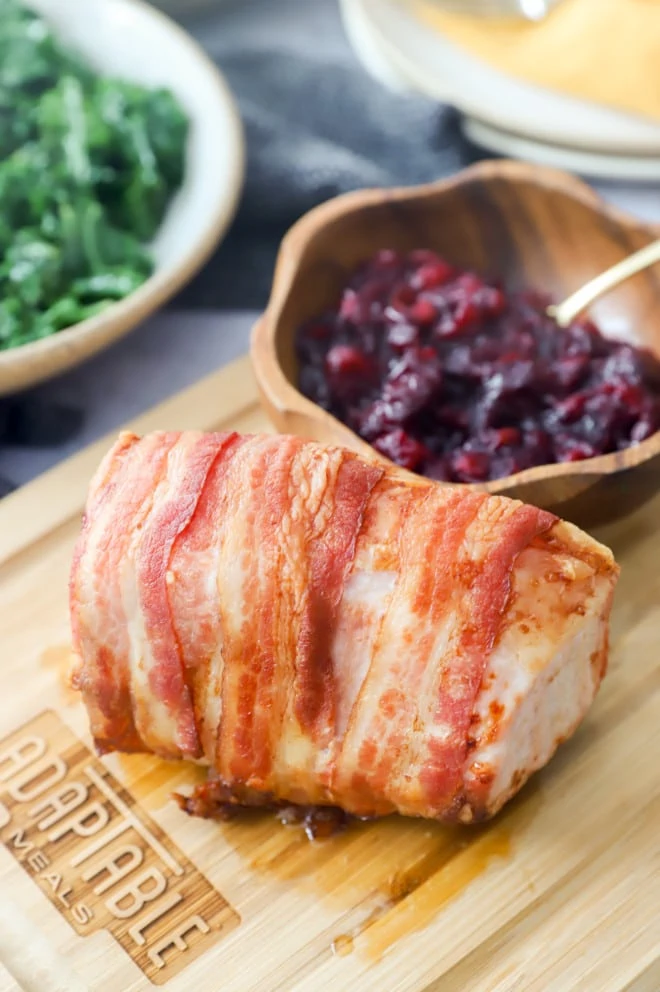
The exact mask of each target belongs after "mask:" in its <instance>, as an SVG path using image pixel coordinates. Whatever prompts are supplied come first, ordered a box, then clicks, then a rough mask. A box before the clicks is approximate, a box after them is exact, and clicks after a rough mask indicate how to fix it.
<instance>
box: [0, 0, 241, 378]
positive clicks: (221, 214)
mask: <svg viewBox="0 0 660 992" xmlns="http://www.w3.org/2000/svg"><path fill="white" fill-rule="evenodd" d="M110 2H111V3H112V2H113V0H110ZM120 2H121V4H122V5H124V6H127V7H134V8H136V9H138V10H139V11H140V12H141V14H142V15H146V16H147V17H148V18H150V19H152V20H156V21H159V22H160V23H161V24H162V25H163V26H164V27H166V28H167V30H168V31H169V32H170V33H171V34H172V35H174V36H175V37H176V39H177V42H178V43H179V44H180V45H181V46H182V47H185V48H187V49H188V51H189V53H190V54H191V55H192V56H193V57H194V58H195V60H196V61H197V62H198V63H199V64H200V65H203V67H204V69H205V73H206V76H207V80H208V86H209V88H210V89H209V93H210V92H212V93H213V96H214V99H215V101H216V102H217V103H221V104H223V105H224V108H225V113H226V116H227V121H228V125H229V127H228V135H227V141H228V143H229V144H231V145H232V146H233V148H234V153H233V155H232V156H231V163H230V166H229V169H228V174H227V183H226V189H225V193H224V195H223V196H222V197H219V198H218V200H217V203H216V206H215V208H214V209H212V210H211V211H210V212H209V213H208V214H207V216H206V220H205V223H204V231H203V234H202V235H201V236H200V237H199V238H198V239H197V240H196V241H195V242H194V243H193V244H192V245H191V246H190V248H189V249H188V250H187V251H186V253H185V255H184V256H183V257H182V259H181V260H180V261H179V262H178V263H176V264H173V265H168V266H166V267H162V268H159V267H156V268H155V269H154V271H153V273H152V274H151V275H150V276H149V277H148V279H146V280H145V281H144V283H142V285H141V286H139V287H138V288H137V289H135V290H133V292H132V293H129V295H128V296H126V297H124V299H122V300H118V301H117V302H116V303H113V304H112V305H111V306H109V307H108V309H107V310H104V311H103V313H101V314H98V315H96V316H94V317H88V318H87V319H86V320H82V321H80V322H79V323H77V324H72V325H71V326H70V327H66V328H63V329H62V330H60V331H57V332H56V333H54V334H51V335H49V336H48V337H45V338H41V339H39V340H37V341H29V342H27V343H25V344H21V345H17V346H16V347H13V348H8V349H6V350H4V351H0V396H2V395H8V394H11V393H13V392H17V391H18V390H20V389H24V388H26V387H28V386H31V385H36V384H38V383H40V382H44V381H46V380H47V379H49V378H51V377H52V376H55V375H58V374H59V373H61V372H63V371H65V370H67V369H69V368H73V367H74V366H75V365H77V364H79V363H81V362H83V361H85V360H86V359H87V358H91V357H92V356H93V355H95V354H97V353H98V352H99V351H101V350H103V348H104V347H106V346H108V345H110V344H113V343H114V342H115V341H118V340H120V339H121V338H122V337H124V336H125V335H127V334H128V333H129V332H130V331H131V330H133V329H135V327H136V326H137V325H138V324H140V323H141V322H142V321H143V320H144V319H145V318H147V317H148V316H150V315H151V314H153V313H154V311H156V310H157V309H158V308H159V307H161V306H162V305H163V304H164V303H166V302H167V301H168V300H169V299H171V298H172V297H173V296H174V295H175V294H176V293H177V292H178V291H179V290H180V289H182V288H183V286H185V285H186V283H188V282H189V281H190V279H191V278H192V277H193V276H194V275H195V274H196V273H197V272H198V271H199V270H200V269H201V268H202V266H203V265H204V263H205V262H206V261H208V259H209V258H210V257H211V255H212V253H213V251H214V249H215V248H216V246H217V245H218V242H219V240H220V238H221V237H222V235H223V233H224V232H225V231H226V230H227V228H228V227H229V224H230V223H231V221H232V219H233V217H234V215H235V213H236V210H237V208H238V203H239V198H240V195H241V191H242V188H243V182H244V177H245V166H246V141H245V134H244V129H243V124H242V121H241V117H240V113H239V110H238V106H237V103H236V100H235V98H234V96H233V94H232V91H231V89H230V87H229V84H228V83H227V81H226V79H225V77H224V75H223V74H222V72H221V71H220V69H219V68H218V66H217V65H216V64H215V62H213V60H212V59H211V58H210V56H209V55H207V53H206V52H205V51H204V49H203V48H202V46H201V45H200V44H199V43H198V42H197V41H196V40H195V39H194V38H193V37H192V36H191V35H190V34H189V33H188V32H187V31H186V30H185V29H184V28H183V27H182V26H181V25H179V24H177V22H176V21H175V20H173V19H172V18H171V17H169V16H168V15H167V14H165V13H164V12H163V11H162V10H159V9H158V8H156V7H154V6H152V5H151V4H150V3H148V2H146V0H120ZM79 349H80V350H79ZM69 351H70V352H71V354H70V355H68V356H67V353H68V352H69ZM49 358H51V359H53V360H54V364H53V367H52V368H51V369H48V368H44V367H43V366H44V365H45V363H46V362H47V360H48V359H49ZM31 362H35V363H37V362H38V368H37V369H35V370H33V372H32V373H31V372H30V370H29V365H30V363H31ZM21 373H22V374H21ZM12 375H14V376H15V383H14V382H8V381H5V380H9V378H10V377H11V376H12Z"/></svg>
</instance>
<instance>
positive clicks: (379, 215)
mask: <svg viewBox="0 0 660 992" xmlns="http://www.w3.org/2000/svg"><path fill="white" fill-rule="evenodd" d="M654 237H657V233H655V232H654V231H653V230H652V229H651V228H650V227H647V226H645V225H643V224H641V223H639V222H638V221H635V220H634V219H632V218H630V217H628V216H626V215H624V214H622V213H620V212H618V211H617V210H614V209H612V208H610V207H607V206H606V205H605V204H604V203H603V202H602V201H601V200H600V199H599V198H598V196H597V195H596V194H595V193H594V192H593V191H592V190H591V189H590V188H589V187H588V186H586V185H585V184H584V183H582V182H580V181H579V180H577V179H574V178H572V177H571V176H569V175H566V174H564V173H562V172H557V171H555V170H553V169H546V168H540V167H536V166H531V165H527V164H522V163H517V162H508V161H494V162H485V163H480V164H478V165H474V166H471V167H470V168H468V169H465V170H464V171H462V172H460V173H459V174H458V175H456V176H455V177H453V178H451V179H448V180H445V181H442V182H439V183H435V184H433V185H429V186H419V187H415V188H409V189H394V190H364V191H359V192H356V193H349V194H347V195H345V196H341V197H338V198H337V199H335V200H332V201H330V202H328V203H326V204H324V205H323V206H321V207H317V208H316V209H315V210H313V211H311V212H310V213H309V214H307V215H306V216H305V217H303V218H302V219H301V220H300V221H299V222H298V223H297V224H296V225H295V226H294V227H293V228H292V229H291V231H289V233H288V234H287V235H286V237H285V239H284V241H283V242H282V246H281V249H280V253H279V258H278V262H277V267H276V271H275V278H274V284H273V290H272V295H271V298H270V301H269V304H268V308H267V310H266V312H265V313H264V315H263V317H262V318H261V320H260V321H259V322H258V323H257V325H256V326H255V328H254V330H253V334H252V346H251V354H252V361H253V366H254V370H255V374H256V378H257V383H258V385H259V390H260V393H261V397H262V401H263V403H264V406H265V408H266V411H267V413H268V415H269V417H270V418H271V420H272V421H273V422H274V424H275V426H276V427H277V428H278V430H280V431H283V432H286V433H291V434H300V435H302V436H305V437H310V438H314V439H316V440H319V441H324V442H328V443H334V444H340V445H344V446H347V447H350V448H353V449H354V450H356V451H358V452H360V453H362V454H367V455H369V456H371V457H375V458H377V459H381V460H386V459H384V458H383V456H381V455H379V454H378V453H377V452H375V451H374V449H373V448H372V447H371V446H370V445H368V444H367V443H366V442H365V441H363V440H361V439H360V438H359V437H357V435H356V434H354V433H353V431H351V430H350V429H349V428H348V427H346V426H345V424H342V423H341V422H340V421H339V420H337V419H336V418H335V417H333V416H331V415H330V414H328V413H326V412H325V411H324V410H322V409H321V408H320V407H318V406H317V405H316V404H315V403H313V402H311V401H310V400H308V399H307V398H306V397H304V396H303V395H302V394H301V393H300V392H299V391H298V390H297V388H296V386H295V383H296V375H297V369H296V358H295V354H294V335H295V332H296V330H297V328H298V327H299V326H300V324H302V323H303V321H305V320H306V319H308V318H310V317H313V316H314V315H316V314H318V313H320V312H321V311H322V310H323V309H324V308H326V307H328V306H329V305H332V304H333V303H334V302H336V300H337V299H338V294H339V292H340V289H341V288H342V287H343V285H344V284H345V282H346V280H347V278H348V276H349V274H350V272H351V271H352V270H353V269H354V268H355V266H356V265H358V264H359V263H360V262H361V261H363V260H365V259H366V258H368V257H369V256H370V255H372V254H373V253H374V252H375V251H376V250H377V249H379V248H385V247H390V248H397V249H402V250H407V249H413V248H431V249H435V250H436V251H438V252H439V253H440V254H442V255H444V256H446V257H447V258H448V259H449V260H450V261H452V262H454V263H455V264H457V265H459V266H465V267H472V268H474V269H476V270H478V271H480V272H483V273H484V274H486V275H494V276H499V277H501V278H502V279H504V281H505V283H506V285H507V286H509V287H510V288H513V289H515V288H521V287H524V286H527V287H535V288H539V289H543V290H547V291H549V292H550V293H551V294H552V295H553V296H554V297H555V298H556V299H557V300H561V299H563V298H564V297H566V296H568V295H569V293H571V292H573V291H574V290H575V289H577V288H578V287H579V286H581V285H582V284H583V283H585V282H586V281H587V280H588V279H590V278H591V277H592V276H594V275H596V274H597V273H598V272H600V271H602V270H603V269H606V268H607V267H608V266H610V265H613V264H614V263H615V262H617V261H619V260H620V259H622V258H623V257H625V256H626V255H628V254H630V253H631V252H633V251H635V250H637V249H638V248H641V247H642V246H643V245H645V244H648V242H649V241H651V240H652V239H653V238H654ZM591 314H592V316H593V317H594V319H595V320H596V321H597V322H598V324H599V326H600V327H601V329H602V331H603V333H604V334H605V335H607V336H610V337H618V338H621V339H624V340H628V341H630V342H631V343H635V344H640V345H645V346H647V347H649V348H651V349H652V350H653V351H655V352H656V353H657V354H659V355H660V267H657V266H656V267H655V269H648V270H647V271H646V272H644V273H641V274H640V275H638V276H636V277H634V278H633V279H630V280H629V281H628V282H627V283H625V284H623V285H621V286H620V287H619V288H618V289H616V290H614V291H612V292H611V293H610V294H609V295H608V296H606V297H604V298H602V299H601V300H600V301H598V303H596V304H595V305H594V306H593V308H592V311H591ZM659 485H660V432H658V433H656V434H654V435H653V437H651V438H649V439H648V440H646V441H644V442H642V443H641V444H639V445H636V446H634V447H631V448H628V449H627V450H625V451H621V452H617V453H615V454H610V455H601V456H599V457H597V458H591V459H588V460H585V461H582V462H570V463H562V464H554V465H542V466H539V467H537V468H532V469H527V470H526V471H524V472H519V473H517V474H516V475H511V476H507V477H506V478H503V479H498V480H496V481H494V482H488V483H484V484H480V485H473V486H469V487H467V486H466V488H477V489H484V490H487V491H488V492H491V493H500V494H503V495H507V496H512V497H515V498H518V499H522V500H525V501H526V502H529V503H534V504H536V505H537V506H541V507H544V508H547V509H552V510H555V511H556V512H557V513H559V514H560V515H561V516H563V517H565V518H567V519H570V520H574V521H575V522H577V523H580V524H581V525H583V526H594V525H596V524H599V523H601V522H604V521H605V520H609V519H613V518H614V517H617V516H621V515H623V514H625V513H628V512H629V511H631V510H632V509H634V508H635V507H636V506H639V505H640V504H641V503H643V502H644V501H645V500H646V499H648V498H649V497H650V496H651V495H652V494H653V493H654V492H655V491H656V490H657V489H658V487H659Z"/></svg>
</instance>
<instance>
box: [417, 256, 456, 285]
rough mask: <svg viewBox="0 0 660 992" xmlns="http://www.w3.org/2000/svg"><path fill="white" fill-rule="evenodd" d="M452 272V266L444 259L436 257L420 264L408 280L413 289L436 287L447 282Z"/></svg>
mask: <svg viewBox="0 0 660 992" xmlns="http://www.w3.org/2000/svg"><path fill="white" fill-rule="evenodd" d="M453 274H454V269H453V267H452V266H451V265H449V263H448V262H445V260H444V259H442V258H438V259H436V260H435V261H432V262H427V263H426V264H425V265H420V267H419V268H418V269H417V271H416V272H415V274H414V275H413V277H412V279H411V280H410V281H411V285H412V286H414V287H415V289H436V288H437V287H438V286H444V284H445V283H446V282H449V280H450V279H451V277H452V275H453Z"/></svg>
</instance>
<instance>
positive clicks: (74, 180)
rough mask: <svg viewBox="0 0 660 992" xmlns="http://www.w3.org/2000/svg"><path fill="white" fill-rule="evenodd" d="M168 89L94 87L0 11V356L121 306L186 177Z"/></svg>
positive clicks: (50, 44) (51, 41)
mask: <svg viewBox="0 0 660 992" xmlns="http://www.w3.org/2000/svg"><path fill="white" fill-rule="evenodd" d="M187 134H188V120H187V118H186V116H185V114H184V112H183V111H182V109H181V107H180V106H179V105H178V103H177V101H176V99H175V97H174V96H173V95H172V94H171V93H170V92H169V91H168V90H165V89H156V90H148V89H145V88H144V87H141V86H139V85H136V84H135V83H130V82H125V81H123V80H118V79H112V78H108V77H103V76H99V75H98V74H96V73H95V72H94V71H93V70H92V69H91V68H90V67H88V66H87V65H86V64H85V62H84V60H83V59H82V58H80V57H79V56H78V55H77V54H76V53H74V52H70V51H68V50H67V48H66V47H65V46H64V45H62V44H61V43H60V41H59V40H58V39H57V37H56V36H55V34H54V32H53V30H52V28H51V27H50V26H49V24H48V23H47V22H46V21H45V20H44V19H43V18H42V17H41V16H40V15H38V14H36V13H35V12H33V11H32V10H30V9H29V8H27V7H25V6H23V4H21V3H18V2H17V0H0V350H2V349H6V348H13V347H16V346H17V345H20V344H24V343H26V342H27V341H33V340H36V339H38V338H42V337H47V336H48V335H49V334H53V333H55V332H56V331H59V330H62V329H63V328H65V327H69V326H71V325H72V324H75V323H77V322H79V321H81V320H84V319H86V318H87V317H89V316H92V315H94V314H96V313H100V312H102V311H103V310H104V309H106V308H107V307H108V306H110V305H111V304H112V303H114V302H116V301H117V300H120V299H123V298H124V297H125V296H127V295H128V294H129V293H132V292H133V291H134V290H135V289H137V288H138V287H139V286H140V285H141V284H142V283H143V282H144V281H145V279H147V278H148V276H149V275H150V274H151V272H152V271H153V261H152V258H151V255H150V252H149V249H148V247H147V244H148V242H149V241H151V239H152V238H153V237H154V235H155V234H156V232H157V230H158V228H159V227H160V225H161V223H162V221H163V217H164V215H165V212H166V210H167V208H168V206H169V203H170V201H171V199H172V197H173V195H174V193H175V192H176V190H177V189H178V187H179V186H180V185H181V182H182V180H183V176H184V169H185V146H186V138H187Z"/></svg>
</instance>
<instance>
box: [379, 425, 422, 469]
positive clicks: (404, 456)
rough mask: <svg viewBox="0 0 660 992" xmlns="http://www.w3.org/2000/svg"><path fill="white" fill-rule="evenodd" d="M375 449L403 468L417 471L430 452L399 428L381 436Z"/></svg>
mask: <svg viewBox="0 0 660 992" xmlns="http://www.w3.org/2000/svg"><path fill="white" fill-rule="evenodd" d="M374 448H375V449H376V451H380V453H381V454H382V455H386V456H387V457H388V458H390V459H391V460H392V461H393V462H395V463H396V464H397V465H401V466H402V467H403V468H409V469H412V470H414V469H416V468H417V467H418V466H419V465H420V464H421V462H423V461H424V459H425V458H426V456H427V455H428V453H429V452H428V450H427V449H426V448H425V447H424V445H423V444H421V443H420V442H419V441H417V440H415V438H414V437H411V436H410V434H406V432H405V431H404V430H402V429H401V428H399V429H398V430H395V431H390V433H389V434H381V436H380V437H377V438H376V440H375V441H374Z"/></svg>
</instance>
